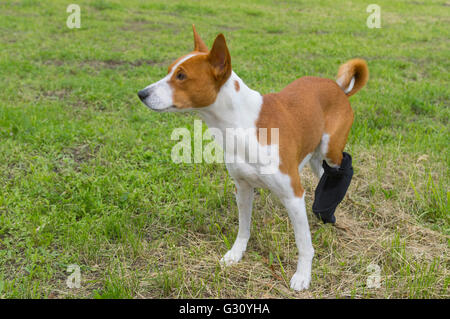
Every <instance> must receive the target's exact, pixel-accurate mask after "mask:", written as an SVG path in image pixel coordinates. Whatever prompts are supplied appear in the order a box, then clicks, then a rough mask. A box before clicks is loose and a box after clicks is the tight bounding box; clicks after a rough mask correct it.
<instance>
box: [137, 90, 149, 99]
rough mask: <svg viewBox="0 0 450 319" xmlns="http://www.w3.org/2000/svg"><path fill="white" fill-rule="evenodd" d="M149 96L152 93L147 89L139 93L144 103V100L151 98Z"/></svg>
mask: <svg viewBox="0 0 450 319" xmlns="http://www.w3.org/2000/svg"><path fill="white" fill-rule="evenodd" d="M149 94H150V93H149V91H148V90H147V89H143V90H140V91H139V92H138V96H139V99H141V101H142V102H144V100H145V99H146V98H147V97H148V96H149Z"/></svg>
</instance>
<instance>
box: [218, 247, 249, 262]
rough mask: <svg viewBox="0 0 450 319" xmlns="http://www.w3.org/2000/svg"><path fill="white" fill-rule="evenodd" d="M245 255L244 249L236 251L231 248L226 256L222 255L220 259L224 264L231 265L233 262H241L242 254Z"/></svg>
mask: <svg viewBox="0 0 450 319" xmlns="http://www.w3.org/2000/svg"><path fill="white" fill-rule="evenodd" d="M243 255H244V252H243V251H236V250H233V249H230V250H229V251H228V252H227V253H226V254H225V256H223V257H222V259H221V260H220V263H221V264H222V265H224V266H229V265H232V264H235V263H237V262H239V260H241V259H242V256H243Z"/></svg>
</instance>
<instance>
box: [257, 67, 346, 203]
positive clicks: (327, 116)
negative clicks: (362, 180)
mask: <svg viewBox="0 0 450 319" xmlns="http://www.w3.org/2000/svg"><path fill="white" fill-rule="evenodd" d="M352 123H353V110H352V109H351V107H350V103H349V101H348V98H347V96H346V95H345V93H344V92H343V91H342V89H341V88H340V87H339V86H338V85H337V83H336V82H334V81H332V80H329V79H322V78H318V77H309V76H308V77H302V78H300V79H297V80H295V81H294V82H292V83H291V84H289V85H288V86H287V87H285V88H284V89H283V90H282V91H281V92H279V93H271V94H266V95H264V96H263V105H262V109H261V113H260V116H259V119H258V121H257V123H256V126H257V127H258V128H267V132H268V135H270V133H269V132H270V128H279V143H280V144H279V152H280V160H281V164H280V170H281V171H282V172H283V173H285V174H288V175H289V176H290V177H291V184H292V187H293V189H294V193H295V194H296V196H299V197H301V196H303V193H304V189H303V187H302V185H301V182H300V175H299V173H298V166H299V165H300V163H301V161H302V160H303V159H304V158H305V156H306V155H307V154H309V153H312V152H313V151H314V150H315V149H316V148H317V147H318V146H319V144H320V141H321V139H322V135H323V134H325V133H327V134H329V135H330V141H329V144H328V152H327V154H326V157H327V159H329V160H330V161H331V162H333V163H334V164H337V165H340V164H341V161H342V151H343V150H344V147H345V144H346V141H347V136H348V133H349V131H350V128H351V125H352ZM268 141H270V136H269V137H268ZM269 143H270V142H269Z"/></svg>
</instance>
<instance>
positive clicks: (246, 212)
mask: <svg viewBox="0 0 450 319" xmlns="http://www.w3.org/2000/svg"><path fill="white" fill-rule="evenodd" d="M253 197H254V189H253V187H251V186H250V185H248V184H247V183H246V182H236V202H237V206H238V209H239V231H238V234H237V237H236V240H235V242H234V244H233V247H232V248H231V249H230V250H229V251H228V252H227V253H226V254H225V256H223V258H222V259H221V260H220V262H221V263H222V264H224V265H230V264H233V263H237V262H238V261H240V260H241V258H242V256H243V255H244V252H245V250H246V249H247V242H248V240H249V238H250V226H251V219H252V204H253Z"/></svg>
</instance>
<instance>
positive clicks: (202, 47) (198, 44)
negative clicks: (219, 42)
mask: <svg viewBox="0 0 450 319" xmlns="http://www.w3.org/2000/svg"><path fill="white" fill-rule="evenodd" d="M192 31H194V51H199V52H205V53H207V52H208V47H207V46H206V44H205V42H203V40H202V38H200V36H199V35H198V33H197V31H195V25H192Z"/></svg>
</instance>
